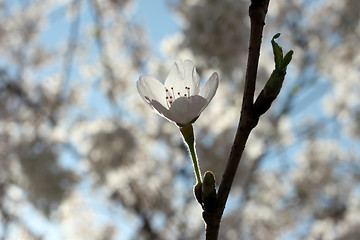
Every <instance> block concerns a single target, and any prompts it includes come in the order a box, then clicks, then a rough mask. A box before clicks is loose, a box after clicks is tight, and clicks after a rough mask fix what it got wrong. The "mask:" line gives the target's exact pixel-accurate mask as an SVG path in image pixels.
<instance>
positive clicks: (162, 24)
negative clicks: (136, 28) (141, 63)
mask: <svg viewBox="0 0 360 240" xmlns="http://www.w3.org/2000/svg"><path fill="white" fill-rule="evenodd" d="M136 7H137V10H136V15H135V19H136V20H138V21H141V22H142V23H143V24H144V25H145V26H146V30H147V32H148V34H149V37H150V38H151V44H152V47H153V49H154V50H155V53H156V54H158V55H160V54H161V52H160V44H161V41H162V39H163V38H164V37H166V36H168V35H171V34H174V33H176V32H177V31H178V30H179V29H180V27H179V25H178V24H177V22H176V21H175V19H174V16H173V15H172V13H171V11H169V8H168V7H167V4H166V1H164V0H161V1H159V0H155V1H149V0H138V1H137V6H136Z"/></svg>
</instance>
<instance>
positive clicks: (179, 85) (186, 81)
mask: <svg viewBox="0 0 360 240" xmlns="http://www.w3.org/2000/svg"><path fill="white" fill-rule="evenodd" d="M164 85H165V87H166V88H168V89H170V88H171V87H173V88H174V89H175V91H179V92H180V93H181V94H182V95H183V93H187V91H185V87H189V88H190V94H191V95H196V94H198V93H199V88H200V77H199V74H198V73H197V72H196V68H195V66H194V64H193V63H192V62H191V61H190V60H186V61H184V62H182V61H180V62H177V63H175V64H174V66H173V67H172V69H171V71H170V73H169V75H168V77H167V78H166V80H165V83H164Z"/></svg>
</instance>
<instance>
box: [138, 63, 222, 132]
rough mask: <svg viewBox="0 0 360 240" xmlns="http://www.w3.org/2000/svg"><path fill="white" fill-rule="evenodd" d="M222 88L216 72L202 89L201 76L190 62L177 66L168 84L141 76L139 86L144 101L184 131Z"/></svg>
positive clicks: (168, 79)
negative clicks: (219, 88)
mask: <svg viewBox="0 0 360 240" xmlns="http://www.w3.org/2000/svg"><path fill="white" fill-rule="evenodd" d="M218 85H219V76H218V74H217V73H216V72H214V73H213V74H212V75H211V76H210V78H209V79H208V81H207V82H206V83H205V84H204V86H202V87H201V89H200V77H199V74H198V73H197V72H196V68H195V66H194V64H193V63H192V62H191V61H190V60H186V61H184V62H182V61H181V62H178V63H175V64H174V66H173V68H172V69H171V71H170V74H169V75H168V77H167V78H166V80H165V83H164V84H162V83H161V82H160V81H158V80H157V79H155V78H153V77H150V76H141V77H140V79H139V81H137V83H136V86H137V89H138V91H139V93H140V96H141V97H142V99H143V100H144V101H145V102H146V103H148V104H149V105H150V107H151V108H152V109H155V110H156V111H157V113H159V114H160V115H161V116H163V117H165V118H167V119H168V120H170V121H173V122H175V123H176V124H177V125H179V126H180V127H181V126H185V125H187V124H190V123H193V122H194V121H195V120H196V119H197V118H198V117H199V116H200V114H201V112H202V111H203V110H204V109H205V108H206V106H207V105H208V104H209V102H210V101H211V99H212V98H213V97H214V95H215V92H216V90H217V87H218Z"/></svg>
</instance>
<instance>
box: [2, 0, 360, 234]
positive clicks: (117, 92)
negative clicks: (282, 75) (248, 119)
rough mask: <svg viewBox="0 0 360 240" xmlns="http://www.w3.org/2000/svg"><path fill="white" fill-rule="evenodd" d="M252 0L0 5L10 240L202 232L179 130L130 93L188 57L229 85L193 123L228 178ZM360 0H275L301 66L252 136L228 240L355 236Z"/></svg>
mask: <svg viewBox="0 0 360 240" xmlns="http://www.w3.org/2000/svg"><path fill="white" fill-rule="evenodd" d="M249 2H250V1H248V0H225V1H224V0H208V1H205V0H167V1H164V0H163V1H160V0H158V1H148V0H14V1H10V0H1V1H0V239H4V240H5V239H47V240H53V239H54V240H57V239H76V240H78V239H80V240H81V239H86V240H91V239H109V240H110V239H124V240H132V239H144V240H146V239H149V240H150V239H165V240H166V239H201V238H203V231H204V224H203V221H202V218H201V207H200V206H199V204H198V203H197V202H196V201H195V200H194V197H193V194H192V188H193V185H194V183H195V178H194V176H193V170H192V166H191V161H190V159H189V158H188V155H187V151H186V148H185V147H184V145H183V142H182V139H181V136H180V134H179V132H178V129H177V127H176V126H175V125H174V124H172V123H170V122H168V121H167V120H165V119H163V118H161V117H159V116H158V115H157V114H154V113H153V112H152V111H151V110H150V109H149V108H148V107H147V106H146V105H145V104H144V103H143V102H142V100H141V98H140V97H139V95H138V93H137V90H136V84H135V83H136V81H137V79H138V77H139V76H140V75H151V76H154V77H156V78H158V79H160V80H162V81H163V80H164V79H165V78H166V76H167V74H168V72H169V70H170V68H171V66H172V64H173V62H174V61H177V60H180V59H191V60H192V61H193V62H194V63H195V65H196V66H197V69H198V72H199V74H200V76H201V79H202V80H203V81H205V80H207V78H208V77H209V76H210V74H211V73H212V72H213V71H217V72H218V73H219V75H220V86H219V89H218V91H217V94H216V95H215V97H214V99H213V101H212V102H211V103H210V105H209V107H208V108H207V109H206V110H205V111H204V112H203V114H202V115H201V117H200V118H199V119H198V120H197V121H196V123H195V125H194V127H195V133H196V137H197V151H198V156H199V159H200V167H201V169H202V170H203V172H204V171H205V170H211V171H213V172H214V174H215V176H216V178H217V180H218V181H220V180H221V176H222V172H223V170H224V168H225V165H226V161H227V158H228V156H229V152H230V148H231V145H232V141H233V138H234V135H235V130H236V127H237V123H238V119H239V114H240V106H241V100H242V88H243V84H244V73H245V69H246V59H247V57H246V56H247V50H248V38H249V18H248V16H247V9H248V6H249ZM358 9H360V2H359V1H358V0H343V1H336V0H279V1H270V7H269V12H268V15H267V18H266V25H265V30H264V37H263V45H262V48H261V56H260V66H259V73H258V82H257V90H256V94H258V93H259V92H260V91H261V89H262V87H263V86H264V83H265V82H266V80H267V78H268V77H269V75H270V73H271V71H272V69H273V67H274V63H273V55H272V52H271V44H270V40H271V38H272V36H273V35H274V34H276V33H278V32H281V37H280V38H279V40H278V42H279V43H280V45H281V46H283V49H284V51H288V50H289V49H293V50H294V52H295V53H294V57H293V61H292V62H291V64H290V66H289V68H288V74H287V76H286V81H285V83H284V86H283V90H282V92H281V93H280V96H279V97H278V99H277V100H276V101H275V102H274V103H273V106H272V108H271V110H270V111H269V112H267V113H266V114H265V115H264V116H262V118H261V120H260V122H259V124H258V126H257V127H256V129H255V130H254V131H253V132H252V134H251V137H250V139H249V141H248V143H247V146H246V150H245V154H244V157H243V159H242V161H241V163H240V166H239V169H238V174H237V177H236V180H235V182H234V185H233V188H232V191H231V196H230V199H229V202H228V204H227V207H226V210H225V215H224V218H223V221H222V225H221V232H220V239H230V240H232V239H254V240H256V239H259V240H262V239H324V240H325V239H326V240H330V239H339V240H340V239H341V240H355V239H359V236H360V188H359V186H360V185H359V181H360V157H359V156H360V154H359V149H360V148H359V147H358V146H359V139H360V122H359V121H360V48H359V40H360V21H359V19H360V11H359V10H358Z"/></svg>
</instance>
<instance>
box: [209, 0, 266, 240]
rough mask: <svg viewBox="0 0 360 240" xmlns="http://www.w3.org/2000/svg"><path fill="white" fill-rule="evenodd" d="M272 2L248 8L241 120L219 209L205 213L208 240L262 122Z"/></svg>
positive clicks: (216, 229) (255, 2)
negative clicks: (261, 74) (264, 50)
mask: <svg viewBox="0 0 360 240" xmlns="http://www.w3.org/2000/svg"><path fill="white" fill-rule="evenodd" d="M269 1H270V0H252V1H251V5H250V7H249V16H250V21H251V32H250V41H249V53H248V63H247V69H246V77H245V88H244V96H243V103H242V108H241V117H240V121H239V125H238V129H237V132H236V136H235V140H234V143H233V146H232V149H231V153H230V156H229V159H228V163H227V166H226V169H225V172H224V174H223V178H222V181H221V183H220V186H219V191H218V205H217V207H216V208H215V209H213V211H211V212H205V211H204V213H203V218H204V220H205V222H206V239H207V240H216V239H218V234H219V227H220V221H221V218H222V215H223V212H224V209H225V205H226V202H227V199H228V197H229V193H230V189H231V186H232V183H233V181H234V178H235V174H236V170H237V167H238V165H239V162H240V159H241V156H242V154H243V151H244V149H245V144H246V142H247V139H248V137H249V135H250V132H251V130H252V129H253V128H254V127H255V126H256V125H257V123H258V120H259V119H258V117H254V115H253V104H254V92H255V83H256V75H257V69H258V62H259V56H260V46H261V39H262V32H263V28H264V25H265V16H266V13H267V9H268V5H269Z"/></svg>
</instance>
